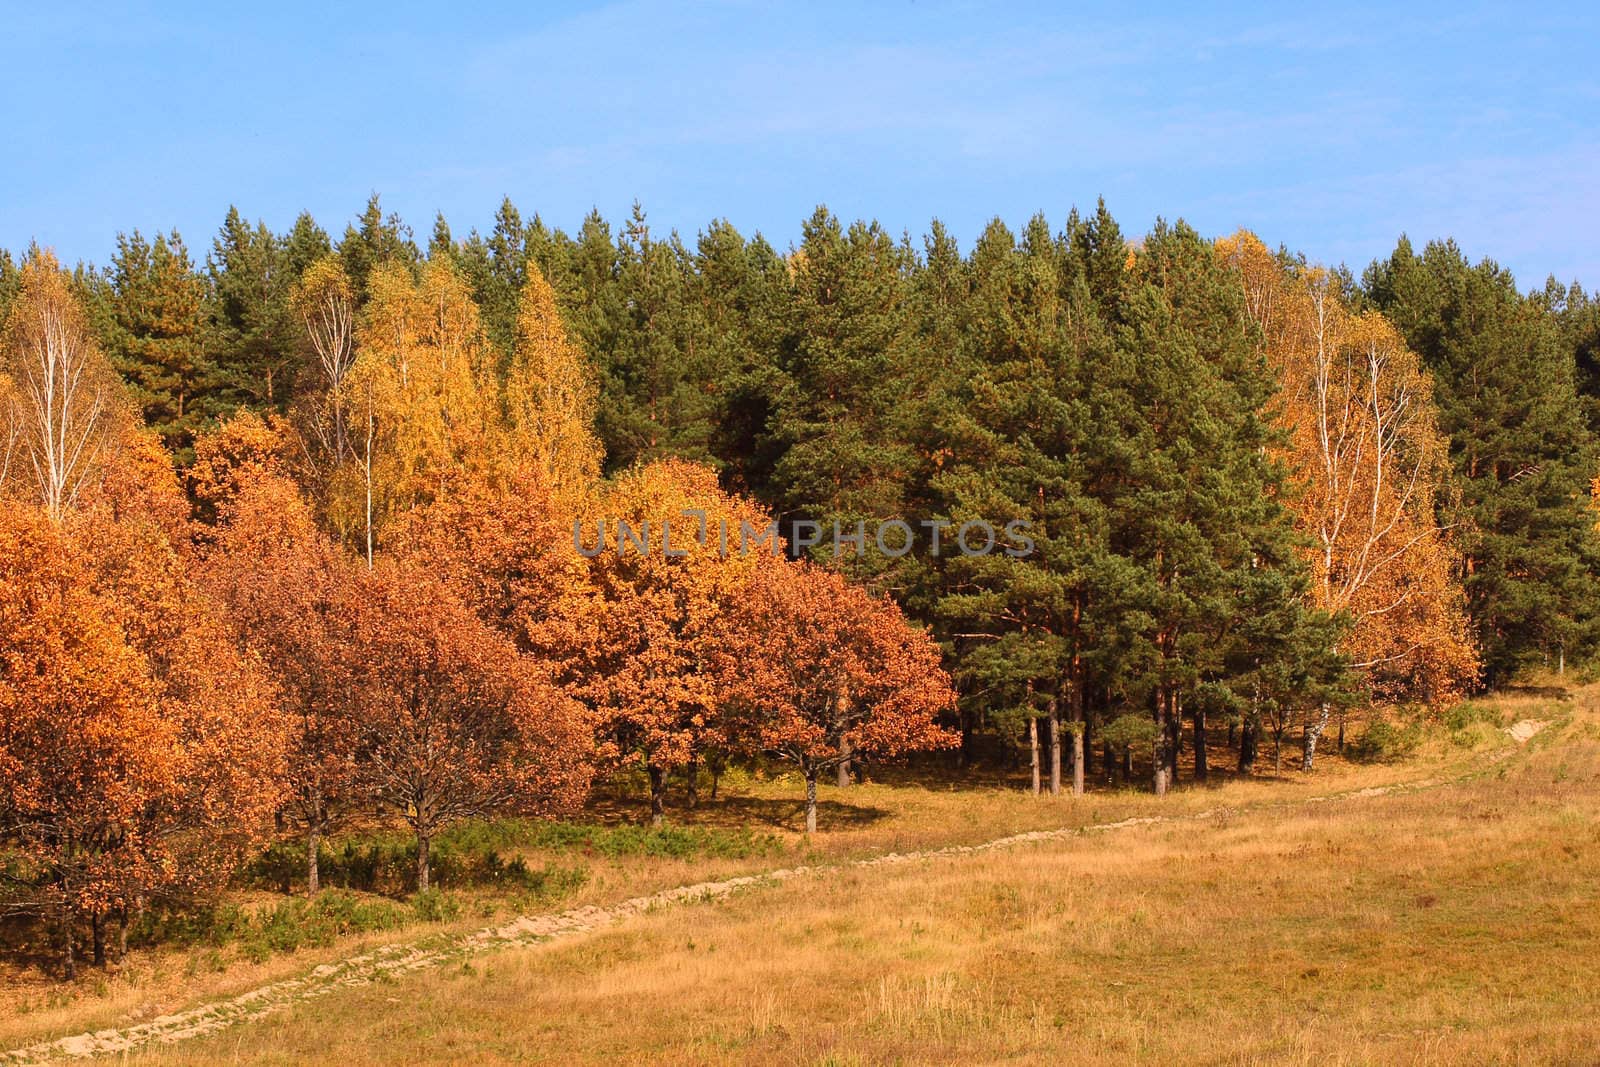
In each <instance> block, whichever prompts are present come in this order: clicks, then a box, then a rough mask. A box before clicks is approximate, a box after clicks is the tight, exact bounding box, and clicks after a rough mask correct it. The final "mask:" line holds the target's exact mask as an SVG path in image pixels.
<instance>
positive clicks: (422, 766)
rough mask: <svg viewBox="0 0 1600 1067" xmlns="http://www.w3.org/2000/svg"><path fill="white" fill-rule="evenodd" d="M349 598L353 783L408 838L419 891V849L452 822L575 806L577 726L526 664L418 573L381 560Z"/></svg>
mask: <svg viewBox="0 0 1600 1067" xmlns="http://www.w3.org/2000/svg"><path fill="white" fill-rule="evenodd" d="M356 592H357V597H356V599H355V602H354V610H353V612H352V622H353V627H352V631H351V632H352V635H353V639H352V641H351V644H350V646H349V649H348V652H349V655H350V659H351V672H352V676H353V678H354V681H355V689H354V692H355V694H356V709H357V718H358V719H359V722H360V736H361V760H360V762H359V768H360V774H361V778H362V781H363V783H364V785H365V787H366V790H367V792H368V793H369V795H371V796H372V797H374V798H375V799H377V800H379V801H381V802H383V803H385V804H387V805H389V806H390V807H391V808H392V809H394V810H395V811H396V812H397V813H398V814H399V815H401V816H402V817H403V818H404V819H405V820H406V822H407V824H408V825H409V826H410V827H411V828H412V830H413V831H414V832H415V833H416V835H417V843H418V867H417V885H418V888H419V889H424V890H425V889H427V888H428V875H429V869H428V846H429V842H430V841H431V840H432V838H433V836H434V835H435V834H437V833H438V831H439V830H441V829H443V828H444V827H446V826H448V825H449V824H451V823H452V822H456V821H458V820H460V819H464V818H467V817H469V816H479V815H493V814H506V813H521V814H548V813H552V812H566V811H570V810H571V809H572V808H574V807H576V806H577V804H578V803H580V802H581V801H582V799H583V796H584V794H585V791H586V790H587V787H588V784H589V773H590V768H589V766H588V762H587V759H586V758H585V757H586V755H587V752H588V748H589V738H588V736H587V732H586V731H585V729H584V726H585V724H584V721H583V716H582V714H581V713H580V712H579V710H578V709H577V707H576V705H574V704H573V702H572V701H570V700H569V699H568V698H567V697H566V696H565V695H564V694H562V693H561V692H560V691H559V690H558V689H557V688H555V687H554V686H553V685H551V684H550V683H549V682H547V681H546V680H545V679H544V678H543V677H542V676H541V672H540V671H539V670H538V668H537V664H536V663H535V661H533V660H531V659H528V658H527V657H524V656H521V655H519V654H518V653H517V650H516V648H515V646H513V645H512V643H511V642H510V641H509V640H508V639H507V638H505V637H503V636H501V635H499V634H497V633H495V632H494V631H493V630H491V629H490V628H489V627H488V626H487V625H486V624H485V623H483V622H482V621H480V620H479V619H477V618H475V617H474V616H473V615H472V614H471V612H470V611H469V610H468V609H467V608H466V606H465V605H463V604H462V603H461V602H460V601H458V600H457V599H455V597H453V596H452V595H451V594H450V593H449V592H448V591H447V590H446V589H445V587H444V585H443V584H442V583H441V582H440V581H439V580H438V579H437V578H436V577H434V576H433V575H431V574H430V573H428V572H427V571H425V570H423V569H421V568H419V567H407V566H403V565H400V564H397V563H393V562H390V561H383V562H381V563H380V564H379V565H378V566H377V567H376V568H375V569H374V570H372V571H371V572H369V573H366V574H363V575H362V576H361V578H360V580H359V582H358V585H357V587H356Z"/></svg>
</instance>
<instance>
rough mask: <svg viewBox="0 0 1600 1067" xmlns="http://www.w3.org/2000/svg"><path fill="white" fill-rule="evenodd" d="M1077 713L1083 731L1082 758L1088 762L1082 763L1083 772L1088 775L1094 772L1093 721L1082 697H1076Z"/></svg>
mask: <svg viewBox="0 0 1600 1067" xmlns="http://www.w3.org/2000/svg"><path fill="white" fill-rule="evenodd" d="M1077 715H1078V718H1079V720H1080V725H1079V729H1080V730H1081V731H1082V732H1083V746H1082V747H1083V753H1084V758H1085V759H1087V760H1088V762H1087V763H1085V764H1084V765H1083V773H1084V775H1085V776H1086V777H1087V776H1088V775H1091V774H1093V773H1094V730H1093V729H1092V727H1093V726H1094V723H1093V722H1091V721H1090V720H1091V718H1092V716H1091V715H1090V714H1089V712H1088V709H1087V708H1086V707H1085V706H1084V701H1083V698H1082V697H1079V698H1078V703H1077Z"/></svg>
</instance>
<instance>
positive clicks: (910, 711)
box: [721, 562, 960, 832]
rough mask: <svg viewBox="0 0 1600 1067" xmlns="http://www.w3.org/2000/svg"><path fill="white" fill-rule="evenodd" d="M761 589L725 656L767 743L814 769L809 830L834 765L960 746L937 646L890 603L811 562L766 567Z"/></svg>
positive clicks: (809, 779)
mask: <svg viewBox="0 0 1600 1067" xmlns="http://www.w3.org/2000/svg"><path fill="white" fill-rule="evenodd" d="M752 593H753V596H752V599H751V601H750V602H749V603H748V605H747V607H746V610H745V611H744V612H743V613H742V618H741V626H740V627H739V630H738V633H737V636H736V640H734V641H732V642H730V643H729V644H728V646H727V647H726V648H725V649H724V650H723V655H722V657H721V658H722V659H723V660H724V661H725V662H726V663H727V665H728V670H729V673H730V674H733V675H735V676H737V678H738V693H739V699H740V702H741V703H743V704H744V705H746V706H748V707H750V708H751V709H753V710H754V711H755V713H756V718H757V723H758V731H759V738H760V746H761V748H762V749H763V750H765V751H767V752H770V753H773V754H775V755H777V756H779V757H781V758H783V759H786V760H789V761H790V762H792V763H794V764H796V765H797V766H799V768H800V770H801V772H802V773H803V774H804V775H805V779H806V829H807V831H808V832H809V831H813V830H815V829H816V785H817V776H818V774H819V773H821V772H822V771H824V770H826V769H827V768H830V767H835V766H837V765H838V764H839V763H840V762H842V761H844V760H848V759H860V758H863V757H874V756H875V757H880V758H892V757H896V756H901V755H903V754H905V753H907V752H914V751H920V750H926V749H938V748H949V747H953V746H955V745H957V744H959V741H960V739H959V737H958V736H957V735H956V734H955V733H953V732H951V731H950V730H947V729H945V728H943V727H941V726H939V725H938V722H937V716H938V715H939V714H940V713H942V712H946V711H949V710H951V709H953V708H954V707H955V690H954V689H953V688H952V686H951V683H950V678H949V676H948V675H947V674H946V673H945V672H944V669H943V668H942V667H941V666H940V663H939V661H940V653H939V648H938V646H937V645H936V644H935V643H934V642H933V640H932V638H930V637H929V636H928V634H927V633H926V632H924V631H922V630H919V629H917V628H915V627H913V626H912V625H911V624H910V623H909V622H908V621H907V620H906V618H905V616H904V615H902V614H901V612H900V609H899V608H898V607H896V606H895V605H894V604H893V603H892V602H890V601H888V600H882V599H879V598H877V597H874V596H872V595H871V594H869V593H868V592H866V591H865V590H864V589H861V588H860V587H858V586H854V585H851V584H850V583H849V582H847V581H845V579H844V578H843V577H841V576H840V575H839V574H837V573H835V572H834V571H830V570H827V569H825V568H822V567H818V566H815V565H813V564H810V563H787V562H786V563H784V564H783V565H781V566H778V567H772V568H764V569H762V571H761V572H760V573H759V574H758V576H757V577H756V580H755V582H754V586H753V589H752Z"/></svg>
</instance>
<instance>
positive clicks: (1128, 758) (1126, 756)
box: [1122, 745, 1133, 785]
mask: <svg viewBox="0 0 1600 1067" xmlns="http://www.w3.org/2000/svg"><path fill="white" fill-rule="evenodd" d="M1132 781H1133V746H1132V745H1129V746H1127V747H1126V748H1124V749H1123V750H1122V784H1123V785H1127V784H1128V783H1130V782H1132Z"/></svg>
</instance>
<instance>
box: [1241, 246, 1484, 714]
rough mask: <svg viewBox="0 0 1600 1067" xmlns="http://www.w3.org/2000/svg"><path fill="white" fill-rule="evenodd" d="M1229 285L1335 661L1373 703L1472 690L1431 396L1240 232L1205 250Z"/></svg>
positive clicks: (1361, 317)
mask: <svg viewBox="0 0 1600 1067" xmlns="http://www.w3.org/2000/svg"><path fill="white" fill-rule="evenodd" d="M1218 252H1219V254H1220V255H1221V256H1223V257H1224V259H1225V260H1227V261H1228V262H1229V263H1230V264H1232V265H1233V266H1234V268H1235V269H1236V270H1237V271H1238V273H1239V277H1240V280H1241V282H1242V284H1243V286H1244V292H1245V298H1246V305H1247V307H1248V309H1249V311H1250V314H1251V316H1252V317H1253V318H1254V320H1255V321H1256V323H1257V325H1258V326H1259V327H1260V330H1261V343H1262V346H1263V349H1264V354H1265V356H1266V358H1267V360H1268V362H1269V363H1270V364H1271V366H1272V367H1273V368H1274V369H1275V370H1276V371H1277V372H1278V376H1279V379H1280V381H1281V383H1282V392H1281V408H1280V410H1279V413H1278V414H1279V420H1280V423H1281V425H1282V427H1283V429H1284V432H1285V433H1286V435H1287V437H1288V447H1287V449H1286V452H1285V455H1284V459H1285V461H1286V462H1287V464H1288V466H1289V469H1290V472H1291V474H1292V476H1293V478H1294V480H1295V482H1296V483H1297V484H1298V486H1299V491H1298V492H1297V493H1296V494H1295V496H1294V497H1293V498H1292V499H1291V500H1290V501H1288V503H1289V506H1290V507H1291V508H1292V509H1293V510H1294V512H1295V515H1296V518H1297V520H1298V525H1299V527H1300V529H1301V530H1302V531H1304V532H1305V533H1306V534H1307V535H1308V536H1309V538H1310V540H1311V548H1310V550H1309V551H1308V553H1307V558H1308V560H1309V562H1310V564H1311V568H1312V574H1313V578H1314V585H1313V590H1314V596H1315V597H1316V601H1317V604H1318V606H1319V607H1323V608H1326V609H1328V610H1330V611H1334V612H1342V613H1344V614H1345V615H1346V616H1347V617H1348V618H1349V619H1350V622H1351V627H1352V628H1351V632H1350V634H1349V636H1348V637H1347V638H1346V639H1345V641H1344V644H1343V647H1342V651H1344V652H1345V653H1346V654H1347V655H1349V656H1350V657H1351V659H1352V661H1353V662H1354V663H1355V665H1356V666H1358V667H1360V668H1363V669H1365V670H1366V671H1367V674H1368V677H1369V679H1370V680H1371V683H1372V686H1373V688H1374V690H1375V691H1377V692H1379V693H1384V694H1387V695H1391V696H1401V695H1419V696H1421V697H1423V698H1425V699H1428V700H1441V699H1445V698H1446V697H1448V696H1449V695H1451V694H1453V693H1455V692H1458V691H1460V689H1461V688H1463V687H1464V686H1466V685H1468V684H1470V683H1471V682H1472V680H1473V679H1474V678H1475V677H1476V674H1477V670H1478V659H1477V651H1476V648H1475V647H1474V645H1473V642H1472V639H1471V636H1470V634H1469V630H1468V622H1467V615H1466V608H1465V598H1464V595H1463V593H1462V589H1461V585H1460V582H1459V580H1458V579H1457V573H1458V570H1459V558H1458V554H1457V551H1456V549H1455V546H1454V545H1453V544H1452V542H1451V540H1450V536H1449V531H1448V530H1447V529H1445V528H1443V527H1441V526H1440V525H1439V520H1438V518H1437V514H1438V510H1437V509H1438V504H1439V503H1440V500H1441V497H1442V495H1443V494H1445V493H1446V492H1448V489H1449V469H1450V468H1449V457H1448V451H1447V449H1448V442H1447V440H1446V438H1445V435H1444V434H1443V433H1441V432H1440V430H1439V428H1438V425H1437V421H1436V416H1435V409H1434V405H1433V382H1432V379H1431V378H1430V377H1429V375H1428V374H1427V372H1426V371H1425V370H1423V368H1422V366H1421V364H1420V362H1419V361H1418V359H1417V357H1416V355H1415V354H1414V353H1413V352H1411V351H1410V350H1409V349H1407V348H1406V346H1405V342H1404V341H1403V340H1402V339H1401V338H1400V335H1399V333H1398V332H1397V331H1396V330H1395V329H1394V327H1393V326H1392V325H1391V324H1390V323H1389V322H1388V321H1387V320H1386V319H1384V317H1383V316H1382V315H1380V314H1378V313H1376V312H1364V313H1357V312H1354V311H1352V310H1351V309H1350V308H1349V307H1348V306H1347V305H1346V303H1345V301H1344V299H1343V295H1342V293H1341V292H1340V290H1339V286H1338V283H1337V279H1335V278H1334V277H1333V276H1332V275H1330V274H1329V273H1328V272H1327V271H1325V270H1322V269H1321V268H1315V267H1312V268H1300V269H1295V270H1290V269H1288V268H1287V267H1286V266H1285V265H1284V264H1283V263H1282V262H1280V261H1279V260H1278V258H1277V257H1275V256H1273V255H1272V253H1270V252H1269V251H1268V250H1267V249H1266V247H1265V246H1264V245H1263V244H1262V243H1261V242H1260V240H1259V239H1257V238H1256V237H1255V235H1254V234H1251V233H1249V232H1247V231H1241V232H1240V233H1239V234H1237V235H1235V236H1234V237H1232V238H1227V239H1225V240H1223V241H1220V242H1218Z"/></svg>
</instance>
